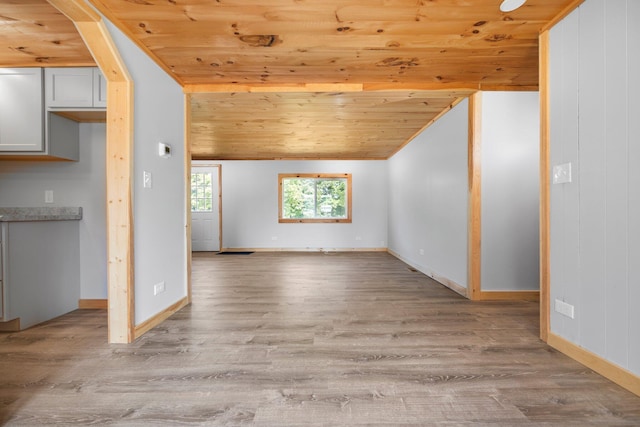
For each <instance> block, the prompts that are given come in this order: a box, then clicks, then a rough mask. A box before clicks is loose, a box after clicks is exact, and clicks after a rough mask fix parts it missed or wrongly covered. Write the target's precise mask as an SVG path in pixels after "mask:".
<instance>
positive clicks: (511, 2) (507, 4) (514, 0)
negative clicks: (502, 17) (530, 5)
mask: <svg viewBox="0 0 640 427" xmlns="http://www.w3.org/2000/svg"><path fill="white" fill-rule="evenodd" d="M526 1H527V0H504V1H503V2H502V4H501V5H500V10H501V11H502V12H513V11H514V10H516V9H518V8H519V7H521V6H522V5H523V4H524V3H525V2H526Z"/></svg>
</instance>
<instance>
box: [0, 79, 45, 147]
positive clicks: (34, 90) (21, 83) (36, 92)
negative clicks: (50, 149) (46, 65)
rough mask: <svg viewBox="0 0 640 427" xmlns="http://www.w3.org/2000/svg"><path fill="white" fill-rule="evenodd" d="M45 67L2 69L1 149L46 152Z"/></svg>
mask: <svg viewBox="0 0 640 427" xmlns="http://www.w3.org/2000/svg"><path fill="white" fill-rule="evenodd" d="M42 104H43V101H42V68H0V151H4V152H16V151H20V152H33V151H43V145H44V126H43V116H44V109H43V106H42Z"/></svg>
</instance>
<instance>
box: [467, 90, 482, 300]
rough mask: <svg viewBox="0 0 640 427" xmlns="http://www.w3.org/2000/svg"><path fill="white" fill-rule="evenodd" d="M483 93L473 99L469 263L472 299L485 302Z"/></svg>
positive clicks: (470, 114)
mask: <svg viewBox="0 0 640 427" xmlns="http://www.w3.org/2000/svg"><path fill="white" fill-rule="evenodd" d="M481 123H482V93H481V92H476V93H474V94H473V95H471V96H470V97H469V146H468V162H469V166H468V173H469V202H468V203H469V219H468V222H467V227H468V231H467V232H468V243H467V248H468V249H467V251H468V255H467V263H468V267H467V269H468V272H467V275H468V282H469V283H468V287H469V293H468V296H469V299H471V300H474V301H477V300H479V299H480V298H481V283H480V281H481V261H482V259H481V253H482V252H481V251H482V245H481V232H482V204H481V203H482V200H481V197H482V189H481V177H482V175H481V147H482V139H481V135H482V125H481Z"/></svg>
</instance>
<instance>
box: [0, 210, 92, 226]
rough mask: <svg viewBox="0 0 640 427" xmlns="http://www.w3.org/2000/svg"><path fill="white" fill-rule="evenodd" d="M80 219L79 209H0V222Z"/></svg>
mask: <svg viewBox="0 0 640 427" xmlns="http://www.w3.org/2000/svg"><path fill="white" fill-rule="evenodd" d="M81 219H82V208H80V207H37V208H0V222H22V221H77V220H81Z"/></svg>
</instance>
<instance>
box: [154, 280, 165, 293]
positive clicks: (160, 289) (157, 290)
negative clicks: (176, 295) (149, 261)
mask: <svg viewBox="0 0 640 427" xmlns="http://www.w3.org/2000/svg"><path fill="white" fill-rule="evenodd" d="M164 291H165V287H164V282H160V283H156V284H155V285H153V295H158V294H161V293H163V292H164Z"/></svg>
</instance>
